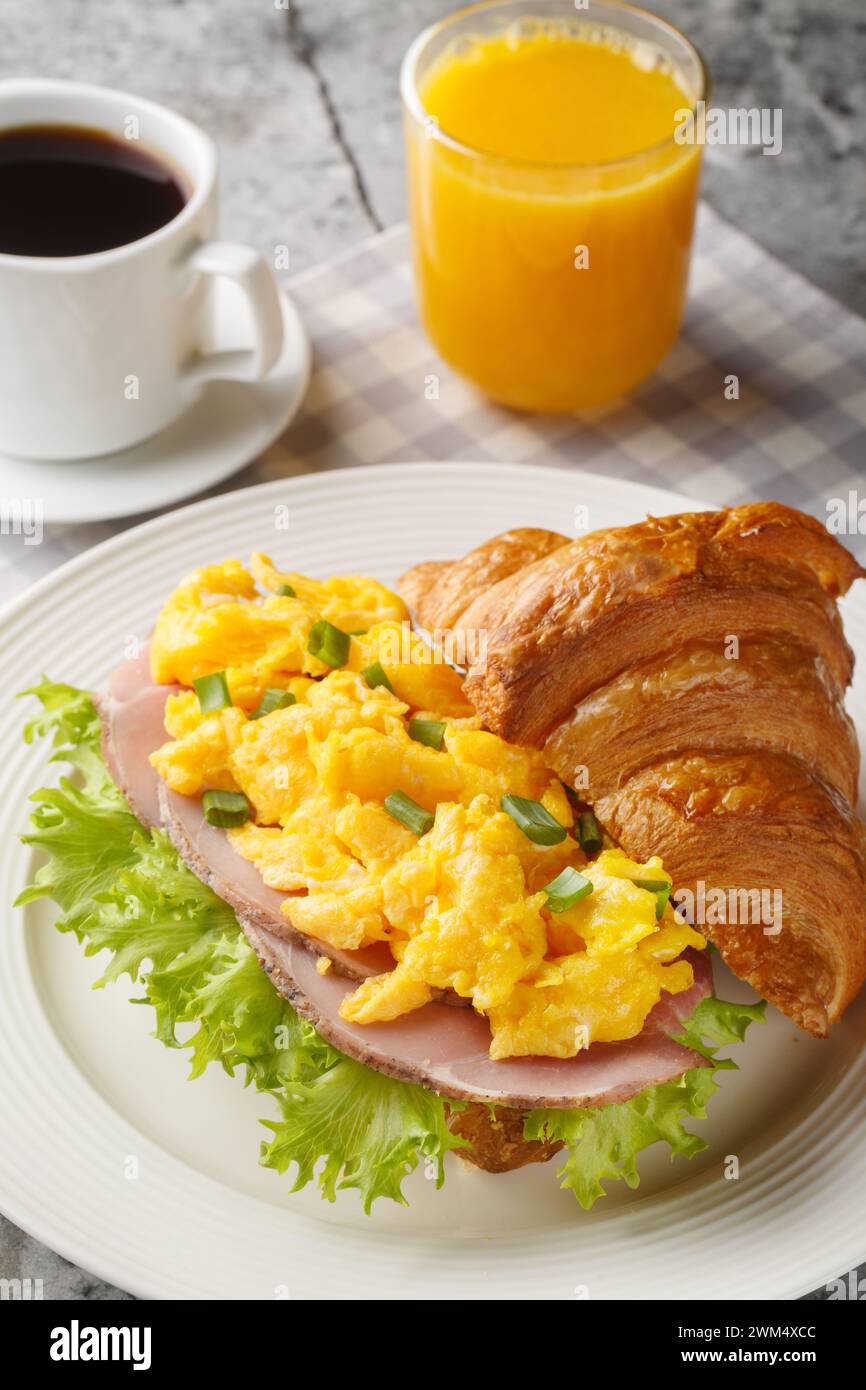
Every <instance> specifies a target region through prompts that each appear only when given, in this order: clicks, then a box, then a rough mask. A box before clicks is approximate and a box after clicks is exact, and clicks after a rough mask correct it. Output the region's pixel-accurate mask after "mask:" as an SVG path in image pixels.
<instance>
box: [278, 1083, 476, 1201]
mask: <svg viewBox="0 0 866 1390" xmlns="http://www.w3.org/2000/svg"><path fill="white" fill-rule="evenodd" d="M279 1101H280V1108H281V1109H282V1112H283V1118H282V1120H280V1121H277V1122H273V1121H271V1120H265V1121H264V1123H265V1124H266V1125H267V1127H268V1129H272V1130H273V1131H274V1138H273V1140H272V1141H271V1142H270V1144H262V1163H263V1164H264V1165H265V1166H266V1167H268V1168H275V1169H276V1170H277V1172H278V1173H283V1172H285V1170H286V1168H288V1166H289V1164H290V1163H295V1164H296V1165H297V1178H296V1181H295V1185H294V1187H293V1189H292V1191H293V1192H297V1191H298V1190H299V1189H300V1188H302V1187H304V1186H306V1184H307V1183H308V1182H309V1181H310V1180H311V1178H312V1177H313V1176H314V1172H315V1169H316V1165H317V1164H318V1162H319V1160H320V1159H324V1163H323V1165H322V1167H321V1169H320V1170H319V1174H318V1184H319V1187H320V1189H321V1192H322V1195H323V1196H324V1197H326V1198H327V1199H328V1201H329V1202H333V1201H334V1198H335V1196H336V1192H337V1189H338V1188H345V1187H356V1188H357V1189H358V1191H359V1192H360V1194H361V1200H362V1202H363V1205H364V1210H365V1211H366V1212H369V1211H370V1208H371V1206H372V1204H373V1202H374V1201H375V1199H376V1198H377V1197H390V1198H391V1199H392V1200H393V1201H395V1202H400V1203H402V1205H403V1206H406V1205H407V1203H406V1199H405V1197H404V1196H403V1194H402V1192H401V1183H402V1181H403V1178H404V1177H405V1176H406V1175H407V1174H408V1173H410V1172H412V1171H413V1170H414V1169H415V1168H416V1167H417V1166H418V1162H419V1160H420V1159H421V1158H424V1159H425V1160H426V1161H425V1172H426V1173H427V1174H428V1176H430V1177H431V1178H434V1179H435V1182H436V1186H437V1187H441V1186H442V1183H443V1182H444V1180H445V1168H444V1162H443V1160H444V1158H445V1154H446V1153H447V1152H448V1150H449V1149H457V1148H463V1147H465V1141H464V1140H462V1139H459V1138H457V1136H456V1135H453V1134H452V1133H451V1131H450V1130H449V1128H448V1121H447V1113H446V1110H445V1107H444V1105H443V1102H442V1098H441V1097H440V1096H437V1095H434V1093H433V1092H432V1091H426V1090H424V1089H423V1087H421V1086H412V1085H407V1084H406V1083H404V1082H395V1081H392V1080H391V1078H390V1077H388V1076H383V1075H382V1073H381V1072H375V1071H371V1069H370V1068H369V1067H365V1066H363V1065H362V1064H361V1063H360V1062H355V1061H352V1060H351V1059H350V1058H349V1057H341V1058H340V1060H339V1061H338V1062H337V1063H336V1065H335V1066H333V1067H330V1068H329V1069H328V1070H327V1071H324V1072H322V1073H321V1074H320V1075H319V1076H316V1077H314V1078H313V1079H311V1080H309V1081H306V1082H303V1081H302V1082H299V1083H298V1084H296V1085H290V1086H287V1087H286V1089H285V1091H284V1092H283V1093H282V1094H281V1095H280V1097H279ZM455 1108H457V1109H460V1108H462V1107H461V1106H459V1105H457V1106H456V1107H455ZM335 1130H336V1131H338V1132H339V1142H337V1143H335Z"/></svg>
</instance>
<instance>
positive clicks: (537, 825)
mask: <svg viewBox="0 0 866 1390" xmlns="http://www.w3.org/2000/svg"><path fill="white" fill-rule="evenodd" d="M499 805H500V806H501V807H502V810H503V811H507V813H508V815H509V816H510V817H511V819H512V820H513V821H514V824H515V825H516V826H518V827H519V828H520V829H521V830H522V831H523V833H524V835H525V836H526V838H527V839H528V840H531V841H532V843H533V844H535V845H558V844H560V843H561V842H562V841H563V840H564V839H565V836H566V834H567V831H566V829H565V826H564V825H561V824H560V822H559V821H558V820H557V819H556V817H555V816H552V815H551V814H550V812H549V811H548V810H546V809H545V808H544V806H542V804H541V802H540V801H531V800H530V799H529V797H526V796H512V795H511V793H510V792H509V794H508V795H507V796H503V798H502V800H501V801H500V803H499Z"/></svg>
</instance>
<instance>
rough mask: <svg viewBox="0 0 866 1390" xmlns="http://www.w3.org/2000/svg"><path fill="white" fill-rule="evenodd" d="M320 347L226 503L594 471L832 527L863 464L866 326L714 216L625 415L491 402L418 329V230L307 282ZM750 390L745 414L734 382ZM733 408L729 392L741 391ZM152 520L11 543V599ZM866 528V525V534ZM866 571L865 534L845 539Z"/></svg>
mask: <svg viewBox="0 0 866 1390" xmlns="http://www.w3.org/2000/svg"><path fill="white" fill-rule="evenodd" d="M291 291H292V294H293V295H294V297H295V299H296V301H297V303H298V306H299V308H300V310H301V312H302V314H303V316H304V318H305V319H306V322H307V325H308V327H309V331H310V335H311V337H312V341H313V351H314V359H315V366H314V374H313V380H312V384H311V387H310V391H309V395H308V397H307V400H306V402H305V404H304V408H303V410H302V412H301V414H300V415H299V416H298V417H297V418H296V420H295V422H294V423H293V424H292V426H291V427H290V428H289V430H288V431H287V432H286V434H285V435H284V436H283V437H282V438H281V439H280V440H279V441H278V442H277V443H276V444H274V445H273V446H272V447H271V448H270V449H269V450H268V451H267V452H266V454H265V455H264V456H263V457H262V458H260V459H259V460H257V461H256V462H255V463H254V464H251V465H250V466H249V467H247V468H246V469H245V470H244V471H243V472H241V473H240V474H238V475H236V476H235V477H234V478H233V479H231V480H229V482H227V483H225V484H223V486H222V487H221V488H219V489H216V491H227V490H230V489H231V488H235V487H239V486H246V485H249V484H252V483H255V482H259V481H263V480H266V479H271V478H278V477H285V476H288V475H292V474H295V473H304V472H308V471H312V470H319V469H325V468H345V467H355V466H357V465H361V464H370V463H387V462H400V461H416V460H461V459H463V460H466V461H469V460H478V459H492V460H500V461H502V462H511V463H514V462H519V463H525V464H528V465H532V464H553V465H555V466H559V467H563V468H587V469H591V470H592V471H593V472H595V473H602V474H607V475H610V476H612V477H617V478H632V479H635V480H637V481H640V482H642V483H650V484H656V485H657V486H663V487H670V488H674V489H677V490H679V491H682V492H685V493H688V494H689V495H691V496H693V497H695V498H697V499H700V500H701V501H703V502H706V503H710V504H716V505H719V506H722V505H729V504H733V503H736V502H743V501H747V500H750V499H754V498H774V499H777V500H779V501H782V502H787V503H790V504H792V505H795V506H798V507H802V508H803V509H804V510H806V511H810V512H812V513H813V514H814V515H815V516H817V517H819V518H821V519H822V520H826V518H827V507H828V503H829V502H830V500H831V499H833V498H838V497H843V498H847V496H848V494H849V492H851V491H852V490H854V491H856V490H857V489H858V487H859V483H860V477H861V474H862V473H863V471H864V464H866V322H864V321H863V320H862V319H860V318H858V317H856V316H854V315H852V314H849V313H848V312H847V311H846V310H845V309H844V308H843V307H842V306H841V305H840V304H837V303H836V302H835V301H834V300H832V299H830V298H828V297H827V296H826V295H825V294H824V293H823V292H822V291H820V290H818V289H816V288H815V286H814V285H811V284H810V283H809V282H808V281H806V280H804V279H803V278H802V277H801V276H799V275H797V274H796V273H795V272H794V271H792V270H789V269H788V268H787V267H786V266H784V265H782V264H781V263H780V262H778V261H776V260H775V259H773V257H771V256H769V255H768V254H767V253H766V252H765V251H763V250H762V249H761V248H760V247H759V246H757V245H756V244H755V243H754V242H753V241H751V240H750V239H749V238H748V237H746V236H744V235H742V234H741V233H740V232H738V231H737V230H736V229H735V228H733V227H731V226H730V225H729V224H728V223H726V222H724V221H723V220H722V219H721V218H719V217H718V216H717V215H716V214H715V213H713V212H712V211H711V210H710V209H709V208H707V207H706V206H704V207H702V208H701V211H700V217H699V223H698V233H697V241H696V251H695V259H694V264H693V269H692V280H691V290H690V297H689V307H688V312H687V315H686V321H685V326H684V329H683V332H682V334H681V335H680V338H679V340H678V342H677V344H676V346H675V347H674V348H673V350H672V351H671V352H670V353H669V355H668V356H667V358H666V359H665V361H664V362H663V363H662V365H661V367H660V368H659V369H658V371H657V372H656V373H655V374H654V375H653V376H652V377H651V378H650V379H649V380H648V381H646V382H645V383H644V384H643V385H642V386H641V387H639V388H638V389H637V390H636V391H635V392H633V394H632V395H631V396H630V397H629V398H628V399H627V400H626V401H624V402H618V403H617V404H615V405H613V406H608V407H605V408H603V409H600V410H596V411H593V412H591V413H590V414H587V415H583V416H581V417H580V418H579V419H578V418H573V417H536V416H527V415H518V414H515V413H514V412H512V411H509V410H505V409H503V408H501V407H499V406H496V405H493V404H491V403H490V402H488V401H486V400H485V399H484V398H483V397H482V396H480V395H479V394H478V393H477V392H476V391H474V390H473V389H472V388H471V387H469V386H467V385H466V384H465V383H464V382H462V381H460V380H459V378H457V377H456V376H455V375H454V374H453V373H452V372H451V371H450V370H449V369H448V368H447V367H446V366H445V364H444V363H443V362H442V361H441V359H440V358H439V357H437V355H436V353H435V352H434V350H433V348H432V347H431V346H430V344H429V343H428V342H427V340H426V338H425V337H424V334H423V332H422V331H421V329H420V328H419V326H418V323H417V319H416V315H415V307H414V299H413V292H412V277H411V271H410V267H409V247H408V234H407V231H406V228H405V227H396V228H394V229H392V230H391V231H389V232H386V233H384V234H383V235H381V236H378V237H376V238H374V239H372V240H371V241H368V242H365V243H364V244H363V245H361V246H359V247H358V248H357V249H355V250H353V251H351V252H349V253H348V254H347V255H345V256H343V257H341V258H340V259H338V260H336V261H332V262H330V263H328V264H327V265H323V266H321V267H319V268H317V269H314V270H312V271H309V272H307V273H306V274H305V275H303V276H300V277H298V278H297V279H295V280H294V281H293V282H292V284H291ZM732 376H735V377H736V378H737V379H738V390H739V395H738V398H737V399H728V398H726V383H728V382H729V380H730V378H731V377H732ZM728 394H730V388H729V391H728ZM136 519H137V518H132V519H131V520H127V521H124V522H119V523H107V524H105V523H100V524H98V525H92V526H74V527H73V526H67V527H54V528H50V529H49V531H48V533H47V535H46V538H45V541H44V543H43V544H42V545H40V546H25V545H24V544H23V541H22V540H21V539H20V538H17V537H4V538H2V550H0V594H2V595H3V597H7V596H11V595H12V594H14V593H17V592H20V591H21V590H23V589H24V588H26V586H27V585H28V583H30V582H32V580H33V579H35V578H36V577H37V576H38V575H40V574H43V573H45V572H46V571H48V570H50V569H52V568H53V567H54V566H55V565H58V564H60V563H62V561H63V560H66V559H68V558H69V557H70V556H71V555H75V554H77V553H78V552H79V551H81V550H84V549H86V548H87V547H88V546H90V545H93V544H94V543H95V542H96V541H98V540H101V539H103V538H104V537H105V536H108V535H111V534H113V532H115V531H117V530H121V529H123V528H124V527H125V526H129V525H132V524H134V522H135V520H136ZM864 529H866V519H864ZM845 539H846V543H847V544H849V545H851V546H852V547H853V548H854V549H855V550H858V551H859V553H860V556H861V558H866V537H859V536H853V537H851V536H850V535H849V536H846V538H845Z"/></svg>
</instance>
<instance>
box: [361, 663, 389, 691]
mask: <svg viewBox="0 0 866 1390" xmlns="http://www.w3.org/2000/svg"><path fill="white" fill-rule="evenodd" d="M361 675H362V676H363V677H364V680H365V681H366V682H367V684H368V685H369V687H370V689H371V690H375V689H376V687H377V686H378V685H384V687H385V689H386V690H390V692H391V694H392V695H393V694H394V687H393V685H392V684H391V682H390V681H389V679H388V677H387V676H386V675H385V672H384V670H383V669H382V666H381V664H380V663H379V662H378V661H374V662H373V665H372V666H368V667H367V668H366V669H365V670H364V671H362V672H361Z"/></svg>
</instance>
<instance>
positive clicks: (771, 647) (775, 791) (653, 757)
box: [400, 502, 866, 1037]
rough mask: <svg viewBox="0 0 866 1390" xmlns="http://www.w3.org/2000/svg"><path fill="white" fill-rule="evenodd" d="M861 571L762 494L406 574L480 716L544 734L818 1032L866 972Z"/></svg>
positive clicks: (748, 966) (491, 545) (494, 548)
mask: <svg viewBox="0 0 866 1390" xmlns="http://www.w3.org/2000/svg"><path fill="white" fill-rule="evenodd" d="M864 574H866V571H864V570H863V569H862V568H861V566H860V565H859V564H858V563H857V562H856V561H855V560H854V558H853V557H852V556H851V555H850V554H849V552H848V551H847V550H846V549H845V548H844V547H843V546H842V545H841V544H840V543H839V542H838V541H837V540H835V539H834V538H833V537H832V536H830V535H829V534H828V532H827V531H826V529H825V528H824V527H823V526H822V525H821V524H820V523H819V522H818V521H816V520H815V519H814V518H812V517H809V516H806V515H804V514H803V513H801V512H798V511H795V510H793V509H792V508H789V507H785V506H782V505H781V504H778V503H773V502H766V503H756V504H751V505H747V506H742V507H736V508H733V509H730V510H725V511H719V512H697V513H691V514H684V515H678V516H669V517H662V518H648V519H647V520H646V521H645V522H641V523H640V524H638V525H635V526H628V527H622V528H614V529H611V530H604V531H597V532H594V533H592V534H590V535H587V536H584V537H582V538H580V539H578V540H573V541H571V540H569V539H568V538H567V537H565V536H562V535H557V534H556V533H554V532H550V531H543V530H534V529H521V530H515V531H509V532H506V533H505V534H504V535H501V536H497V537H495V538H494V539H493V540H491V541H488V542H486V543H485V544H483V545H481V546H478V547H477V549H475V550H473V551H470V553H469V554H468V555H465V556H464V557H463V558H462V559H458V560H454V561H451V562H427V563H424V564H420V565H418V566H416V567H415V568H414V569H411V570H410V571H409V572H408V573H407V574H406V575H405V576H404V577H403V580H402V581H401V586H400V588H401V593H402V595H403V597H404V598H405V599H406V601H407V603H409V604H410V606H411V607H412V608H414V610H415V613H416V615H417V617H418V620H419V621H420V623H421V624H422V625H423V626H424V627H425V628H427V629H428V631H434V630H435V632H436V633H441V632H443V631H450V632H452V633H455V634H462V636H463V638H464V639H465V640H464V643H463V649H465V650H466V651H467V652H468V653H469V656H468V657H467V665H468V672H467V675H466V679H465V682H464V690H465V692H466V694H467V696H468V697H469V699H470V701H471V702H472V704H473V706H474V707H475V709H476V710H477V712H478V713H479V715H480V716H481V719H482V721H483V723H484V724H485V726H486V727H487V728H489V729H491V730H493V731H494V732H495V733H496V734H498V735H500V736H501V737H502V738H504V739H507V740H508V741H509V742H511V743H516V744H522V745H532V746H534V747H536V748H538V749H540V750H541V752H542V754H543V756H544V760H545V763H546V764H547V765H548V766H550V767H551V768H553V769H554V770H555V771H556V772H557V774H558V775H559V776H560V777H561V778H562V779H563V781H564V782H566V783H567V784H569V785H570V786H572V787H574V788H575V789H576V791H577V792H578V794H579V795H580V796H581V797H582V798H584V799H585V801H586V802H587V803H589V804H591V805H592V807H593V809H594V811H595V814H596V816H597V817H598V819H599V821H600V822H601V824H602V825H603V826H604V828H605V829H606V830H607V831H608V832H609V834H610V836H611V837H612V838H613V840H615V841H616V842H617V843H618V844H619V845H621V846H622V848H623V849H624V850H625V851H626V853H627V854H629V855H630V856H631V857H632V858H634V859H636V860H643V859H645V858H646V857H647V856H648V855H649V854H658V855H660V856H661V858H662V860H663V862H664V865H665V867H666V869H667V871H668V872H669V873H670V874H671V875H672V877H673V882H674V890H675V892H674V896H675V898H676V899H677V900H678V901H679V902H680V904H681V906H683V907H684V909H685V910H686V911H687V912H688V910H689V909H691V911H692V913H693V918H694V922H695V925H697V926H698V927H699V929H700V930H701V931H702V932H703V933H704V935H705V936H707V937H708V938H709V939H710V940H711V941H712V942H713V943H714V944H715V945H716V946H717V947H718V949H719V951H720V952H721V954H722V956H723V957H724V959H725V961H726V962H727V963H728V965H729V966H730V967H731V969H732V970H733V971H734V972H735V973H736V974H737V975H738V976H740V977H741V978H742V979H744V980H746V981H748V983H749V984H750V985H752V986H753V987H754V988H755V989H756V990H758V991H759V992H760V993H761V994H762V995H764V996H765V997H766V998H767V999H768V1000H769V1001H770V1002H771V1003H773V1004H774V1005H775V1006H776V1007H777V1008H778V1009H780V1010H781V1011H782V1012H783V1013H785V1014H787V1015H789V1016H790V1017H791V1018H792V1019H794V1020H795V1021H796V1022H797V1023H798V1024H799V1025H800V1026H801V1027H802V1028H804V1029H806V1030H807V1031H808V1032H810V1033H812V1034H815V1035H816V1036H819V1037H823V1036H825V1035H826V1033H827V1031H828V1029H829V1027H830V1025H831V1024H832V1023H833V1022H834V1021H835V1020H836V1019H838V1018H839V1016H840V1015H841V1014H842V1012H843V1010H844V1009H845V1008H846V1006H847V1005H848V1004H849V1003H850V1002H851V1000H852V999H853V998H854V996H855V995H856V994H857V992H858V990H859V989H860V987H861V985H862V983H863V979H864V975H866V911H864V904H866V827H864V825H863V823H862V822H861V821H860V820H859V818H858V817H857V815H856V814H855V810H854V807H855V804H856V799H857V785H858V772H859V751H858V747H857V740H856V736H855V733H854V729H853V726H852V724H851V721H850V719H849V718H848V716H847V714H846V713H845V708H844V696H845V690H846V687H847V686H848V684H849V683H850V680H851V675H852V668H853V656H852V653H851V650H850V648H849V646H848V644H847V642H846V641H845V637H844V634H843V631H842V624H841V620H840V616H839V612H838V608H837V599H838V598H839V597H840V596H841V595H843V594H845V593H846V592H847V590H848V589H849V587H850V586H851V584H852V583H853V582H854V580H856V579H858V578H861V577H863V576H864ZM479 634H480V635H482V636H483V638H484V641H483V642H481V641H479V640H478V636H479ZM470 638H471V639H472V640H469V639H470ZM766 905H769V908H770V910H769V912H766V911H764V910H763V908H764V907H765V906H766Z"/></svg>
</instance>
